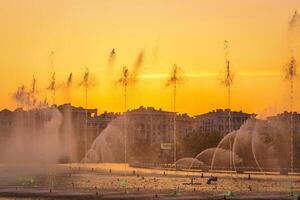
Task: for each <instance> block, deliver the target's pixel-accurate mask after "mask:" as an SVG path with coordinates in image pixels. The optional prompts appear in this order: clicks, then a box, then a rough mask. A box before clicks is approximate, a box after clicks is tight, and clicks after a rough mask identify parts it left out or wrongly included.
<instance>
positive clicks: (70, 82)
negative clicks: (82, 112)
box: [66, 73, 73, 103]
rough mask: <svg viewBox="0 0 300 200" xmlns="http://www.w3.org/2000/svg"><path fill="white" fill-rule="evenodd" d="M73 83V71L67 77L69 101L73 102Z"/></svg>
mask: <svg viewBox="0 0 300 200" xmlns="http://www.w3.org/2000/svg"><path fill="white" fill-rule="evenodd" d="M72 83H73V73H70V74H69V76H68V79H67V83H66V89H67V100H68V103H71V97H70V89H71V86H72Z"/></svg>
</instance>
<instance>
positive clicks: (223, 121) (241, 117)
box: [194, 109, 256, 135]
mask: <svg viewBox="0 0 300 200" xmlns="http://www.w3.org/2000/svg"><path fill="white" fill-rule="evenodd" d="M255 116H256V115H255V114H249V113H244V112H242V111H239V112H237V111H231V110H229V109H225V110H223V109H217V110H213V111H211V112H208V113H205V114H201V115H197V116H195V119H194V128H195V129H197V130H199V131H200V133H208V132H216V133H220V134H222V135H226V134H228V133H229V132H230V131H234V130H238V129H239V128H240V127H241V126H242V125H243V124H244V123H245V121H246V120H247V119H249V118H250V117H255ZM229 120H230V123H229Z"/></svg>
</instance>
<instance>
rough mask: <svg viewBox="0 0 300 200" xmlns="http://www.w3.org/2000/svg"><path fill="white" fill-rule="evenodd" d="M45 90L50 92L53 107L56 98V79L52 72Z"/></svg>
mask: <svg viewBox="0 0 300 200" xmlns="http://www.w3.org/2000/svg"><path fill="white" fill-rule="evenodd" d="M47 90H50V91H51V92H52V105H55V96H56V78H55V72H53V74H52V76H51V80H50V84H49V86H48V87H47Z"/></svg>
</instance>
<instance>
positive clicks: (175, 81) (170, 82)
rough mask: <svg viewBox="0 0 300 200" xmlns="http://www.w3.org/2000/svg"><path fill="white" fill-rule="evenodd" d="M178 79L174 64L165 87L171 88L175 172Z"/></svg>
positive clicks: (177, 71) (176, 67)
mask: <svg viewBox="0 0 300 200" xmlns="http://www.w3.org/2000/svg"><path fill="white" fill-rule="evenodd" d="M180 80H181V79H180V77H179V67H178V66H177V65H176V64H174V65H173V69H172V72H171V75H170V77H169V79H168V80H167V86H173V112H174V116H173V126H174V127H173V145H174V166H175V170H176V169H177V165H176V161H177V136H176V92H177V84H178V82H179V81H180Z"/></svg>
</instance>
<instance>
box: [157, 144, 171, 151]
mask: <svg viewBox="0 0 300 200" xmlns="http://www.w3.org/2000/svg"><path fill="white" fill-rule="evenodd" d="M172 146H173V143H161V144H160V148H161V149H162V150H171V149H172Z"/></svg>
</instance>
